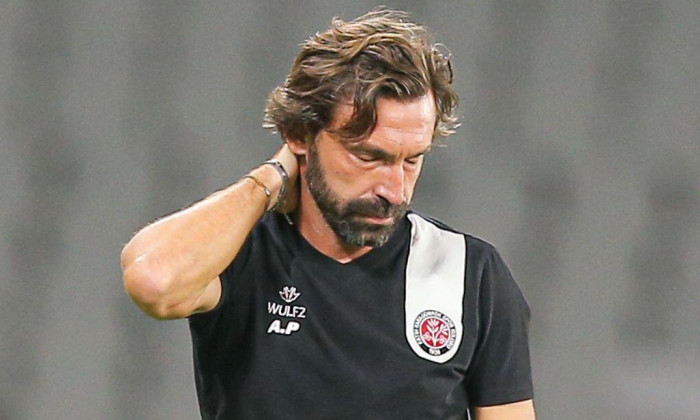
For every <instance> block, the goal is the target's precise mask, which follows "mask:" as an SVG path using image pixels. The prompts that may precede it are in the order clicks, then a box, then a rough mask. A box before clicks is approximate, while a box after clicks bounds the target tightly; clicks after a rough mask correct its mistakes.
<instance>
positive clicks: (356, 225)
mask: <svg viewBox="0 0 700 420" xmlns="http://www.w3.org/2000/svg"><path fill="white" fill-rule="evenodd" d="M307 163H308V166H307V168H306V183H307V184H308V186H309V192H311V196H312V197H313V199H314V201H315V202H316V205H317V206H318V208H319V209H320V210H321V214H322V215H323V218H324V219H325V220H326V223H328V225H329V226H330V227H331V229H333V231H334V232H335V233H336V234H337V235H338V236H339V237H340V238H341V239H342V240H343V241H344V242H345V243H346V244H348V245H352V246H356V247H365V246H370V247H380V246H382V245H384V244H385V243H386V242H387V241H388V240H389V238H390V237H391V234H392V233H393V232H394V229H395V228H396V224H397V222H398V221H399V220H400V219H401V218H402V217H403V216H404V215H405V214H406V212H407V211H408V203H407V202H404V203H401V204H399V205H395V204H391V203H390V202H388V201H387V200H385V199H384V198H382V197H377V198H376V199H374V200H372V199H361V198H357V199H353V200H350V201H348V202H347V203H344V204H343V203H341V201H340V199H339V198H338V195H337V194H336V193H335V192H334V191H333V190H331V189H330V188H329V187H328V184H327V183H326V175H325V173H324V172H323V169H321V164H320V162H319V161H318V153H317V151H316V145H315V144H312V145H311V147H310V148H309V156H308V159H307ZM363 217H391V218H392V222H391V223H390V224H386V225H384V224H375V223H367V222H365V221H364V220H363Z"/></svg>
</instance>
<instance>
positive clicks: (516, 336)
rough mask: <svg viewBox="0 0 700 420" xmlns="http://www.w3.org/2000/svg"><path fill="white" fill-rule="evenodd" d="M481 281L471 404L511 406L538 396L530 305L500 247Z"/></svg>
mask: <svg viewBox="0 0 700 420" xmlns="http://www.w3.org/2000/svg"><path fill="white" fill-rule="evenodd" d="M480 280H481V281H480V283H479V290H478V293H479V297H478V299H479V300H478V301H479V308H478V316H479V323H478V328H479V334H478V341H477V347H476V349H475V353H474V357H473V358H472V362H471V364H470V367H469V370H468V373H467V392H468V394H469V400H470V405H472V406H491V405H500V404H508V403H512V402H517V401H523V400H527V399H531V398H532V397H533V386H532V373H531V368H530V351H529V344H528V324H529V320H530V308H529V306H528V304H527V302H526V300H525V298H524V296H523V294H522V292H521V290H520V288H519V287H518V285H517V284H516V282H515V280H514V279H513V277H512V275H511V273H510V271H509V270H508V267H507V266H506V264H505V262H504V261H503V260H502V258H501V257H500V255H499V254H498V252H497V251H496V250H495V249H492V250H491V252H490V253H488V254H487V256H486V258H485V261H484V262H483V270H482V276H481V279H480Z"/></svg>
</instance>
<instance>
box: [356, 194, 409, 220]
mask: <svg viewBox="0 0 700 420" xmlns="http://www.w3.org/2000/svg"><path fill="white" fill-rule="evenodd" d="M407 211H408V203H407V202H403V203H401V204H391V203H390V202H388V201H387V200H385V199H384V198H381V197H377V198H376V199H356V200H352V201H350V202H349V203H347V205H346V206H345V209H343V212H344V213H345V214H358V215H361V216H368V217H378V218H383V217H392V218H396V217H397V216H403V215H404V214H406V212H407Z"/></svg>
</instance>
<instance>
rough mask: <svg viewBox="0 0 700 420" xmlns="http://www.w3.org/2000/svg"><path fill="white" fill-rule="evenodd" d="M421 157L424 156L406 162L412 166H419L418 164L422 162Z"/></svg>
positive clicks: (411, 158) (414, 157)
mask: <svg viewBox="0 0 700 420" xmlns="http://www.w3.org/2000/svg"><path fill="white" fill-rule="evenodd" d="M421 156H423V155H420V156H413V157H410V158H408V159H406V160H405V162H406V163H407V164H409V165H411V166H416V165H418V162H420V158H421Z"/></svg>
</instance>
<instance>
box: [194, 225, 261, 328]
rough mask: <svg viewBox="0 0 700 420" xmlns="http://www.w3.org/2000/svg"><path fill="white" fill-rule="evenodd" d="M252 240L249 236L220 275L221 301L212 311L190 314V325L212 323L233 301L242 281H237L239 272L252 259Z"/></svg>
mask: <svg viewBox="0 0 700 420" xmlns="http://www.w3.org/2000/svg"><path fill="white" fill-rule="evenodd" d="M251 242H252V238H251V236H248V238H247V239H246V241H245V242H244V243H243V245H242V246H241V249H240V250H239V251H238V255H236V258H234V260H233V261H231V264H229V266H228V267H226V268H225V269H224V271H223V272H222V273H221V274H220V275H219V279H220V281H221V298H220V299H219V303H217V304H216V306H215V307H214V308H213V309H212V310H211V311H208V312H202V313H198V314H194V315H190V317H189V320H190V325H192V324H199V323H210V322H211V321H212V320H213V319H214V318H217V317H218V315H219V313H220V312H221V311H222V308H224V307H225V306H226V303H227V302H231V301H232V298H233V295H234V293H235V292H236V288H237V286H238V285H240V281H236V279H237V278H238V277H239V276H238V273H240V272H242V271H243V270H244V269H245V267H246V265H247V264H248V260H249V259H250V253H251V249H252V244H251Z"/></svg>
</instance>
